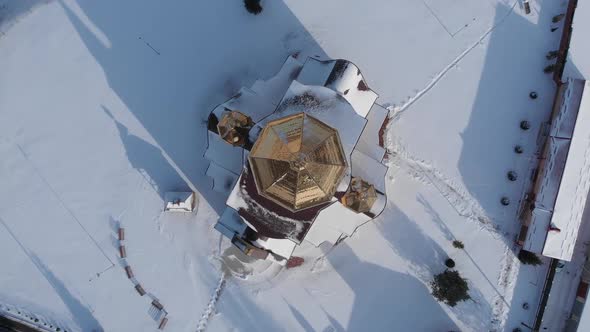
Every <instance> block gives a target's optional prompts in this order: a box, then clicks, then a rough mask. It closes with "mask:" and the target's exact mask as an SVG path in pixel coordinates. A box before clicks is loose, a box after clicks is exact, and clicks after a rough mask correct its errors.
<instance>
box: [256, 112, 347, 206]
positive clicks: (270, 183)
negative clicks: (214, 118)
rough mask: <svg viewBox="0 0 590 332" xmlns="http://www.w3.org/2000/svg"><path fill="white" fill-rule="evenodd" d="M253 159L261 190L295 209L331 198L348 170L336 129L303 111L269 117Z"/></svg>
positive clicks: (265, 194)
mask: <svg viewBox="0 0 590 332" xmlns="http://www.w3.org/2000/svg"><path fill="white" fill-rule="evenodd" d="M249 160H250V166H251V168H252V172H253V175H254V180H255V182H256V188H257V189H258V193H259V194H260V195H262V196H264V197H266V198H268V199H270V200H272V201H273V202H275V203H277V204H279V205H281V206H283V207H285V208H287V209H289V210H291V211H297V210H301V209H306V208H309V207H312V206H316V205H318V204H321V203H324V202H327V201H329V200H330V199H331V198H332V196H333V195H334V192H335V191H336V187H337V186H338V183H339V182H340V180H341V179H342V176H343V175H344V171H345V170H346V158H345V156H344V151H343V150H342V144H341V143H340V137H339V136H338V132H337V131H336V130H335V129H333V128H332V127H329V126H328V125H326V124H325V123H323V122H321V121H320V120H318V119H315V118H313V117H311V116H309V115H307V114H305V113H298V114H294V115H290V116H287V117H284V118H281V119H277V120H274V121H271V122H269V123H268V124H267V125H266V126H265V127H264V129H263V130H262V132H261V133H260V136H259V138H258V140H257V141H256V143H255V144H254V146H253V147H252V150H251V151H250V155H249Z"/></svg>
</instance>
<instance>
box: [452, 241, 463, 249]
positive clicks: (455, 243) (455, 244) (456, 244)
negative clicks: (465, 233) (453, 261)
mask: <svg viewBox="0 0 590 332" xmlns="http://www.w3.org/2000/svg"><path fill="white" fill-rule="evenodd" d="M453 247H455V248H457V249H463V248H465V245H464V244H463V242H461V241H459V240H455V241H453Z"/></svg>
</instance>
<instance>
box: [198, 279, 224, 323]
mask: <svg viewBox="0 0 590 332" xmlns="http://www.w3.org/2000/svg"><path fill="white" fill-rule="evenodd" d="M224 287H225V272H221V276H220V277H219V282H218V283H217V287H216V288H215V290H214V291H213V294H212V295H211V298H210V299H209V304H207V308H205V312H203V314H202V315H201V319H200V320H199V324H198V325H197V332H203V331H205V330H206V329H207V323H209V318H211V315H213V312H214V311H215V305H216V304H217V300H219V296H220V295H221V292H222V291H223V289H224Z"/></svg>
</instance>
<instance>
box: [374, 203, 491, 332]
mask: <svg viewBox="0 0 590 332" xmlns="http://www.w3.org/2000/svg"><path fill="white" fill-rule="evenodd" d="M417 199H418V200H419V201H420V199H421V197H420V196H418V198H417ZM422 200H423V198H422ZM388 209H389V211H388V213H387V214H386V215H387V216H388V217H389V220H385V219H380V220H378V221H377V222H376V224H377V227H378V228H379V230H380V232H381V234H382V235H383V237H384V238H385V239H386V240H387V241H388V242H389V245H390V247H391V249H392V250H393V251H395V252H396V253H397V254H398V255H399V256H400V257H401V258H403V259H405V260H406V261H407V262H408V264H409V268H410V270H412V272H413V273H414V274H415V275H416V276H417V277H418V278H419V279H420V280H421V281H422V283H423V284H430V282H431V281H432V280H433V278H434V275H435V274H438V273H440V272H442V271H444V270H445V266H444V260H445V259H446V258H448V255H447V253H446V252H445V251H444V249H442V248H441V247H440V245H439V244H438V243H436V242H435V241H434V240H433V239H432V238H430V237H429V236H428V235H426V234H425V233H424V232H423V231H422V230H421V229H420V228H419V227H418V226H417V225H416V223H414V222H413V221H411V220H410V219H409V217H408V216H407V215H406V214H405V213H404V212H402V211H401V210H400V209H399V208H398V207H397V206H395V204H393V203H391V202H390V204H388ZM430 209H431V211H430V212H432V213H434V216H438V213H436V212H435V211H434V209H432V207H430ZM439 218H440V216H439ZM436 223H437V224H438V226H439V228H440V229H441V230H442V231H443V233H444V234H445V236H446V238H447V239H448V238H454V237H453V235H452V233H451V232H450V230H449V229H448V228H447V227H446V225H445V224H444V222H442V219H439V220H438V222H436ZM459 272H460V271H459ZM480 272H481V270H480ZM481 273H483V272H481ZM484 277H485V276H484ZM488 282H489V280H488ZM468 283H469V296H470V297H471V300H469V301H465V302H460V303H459V304H457V306H455V307H451V308H450V310H452V311H453V312H456V313H457V318H459V319H460V320H461V321H462V322H463V323H464V324H466V325H467V326H470V327H473V328H476V327H477V329H478V330H482V331H483V330H485V329H487V328H488V327H489V319H490V317H491V315H492V308H491V305H490V303H489V302H488V301H487V300H486V299H485V297H484V296H483V294H482V293H481V291H480V290H479V289H478V288H477V287H475V285H474V284H473V283H472V282H469V280H468ZM492 287H494V288H495V285H493V284H492ZM429 296H431V297H432V295H430V292H429ZM432 301H435V299H434V298H433V297H432ZM435 302H436V301H435ZM441 305H444V304H441Z"/></svg>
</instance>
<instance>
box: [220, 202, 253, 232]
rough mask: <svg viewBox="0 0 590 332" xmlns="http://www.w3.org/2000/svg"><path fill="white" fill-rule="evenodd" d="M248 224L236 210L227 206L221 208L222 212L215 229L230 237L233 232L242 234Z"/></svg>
mask: <svg viewBox="0 0 590 332" xmlns="http://www.w3.org/2000/svg"><path fill="white" fill-rule="evenodd" d="M247 228H248V226H247V225H246V224H245V223H244V221H243V220H242V218H241V217H240V215H238V213H237V212H236V210H234V209H232V208H230V207H228V208H226V209H225V210H223V213H222V214H221V216H220V217H219V219H218V220H217V224H215V229H217V230H218V231H219V232H221V233H222V234H224V235H225V236H227V237H228V238H230V239H231V238H232V237H233V236H234V235H235V234H238V235H242V234H244V232H245V231H246V229H247Z"/></svg>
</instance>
